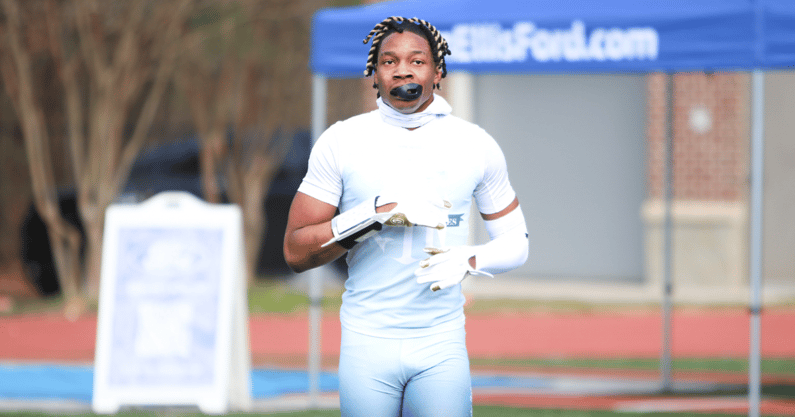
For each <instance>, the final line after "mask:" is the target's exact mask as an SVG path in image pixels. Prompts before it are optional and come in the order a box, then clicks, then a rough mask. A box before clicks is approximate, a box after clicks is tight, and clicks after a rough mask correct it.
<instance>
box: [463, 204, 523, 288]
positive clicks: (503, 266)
mask: <svg viewBox="0 0 795 417" xmlns="http://www.w3.org/2000/svg"><path fill="white" fill-rule="evenodd" d="M485 224H486V231H487V232H488V233H489V237H490V238H491V241H489V242H488V243H486V244H485V245H481V246H479V247H478V249H477V252H476V255H475V263H476V265H475V267H476V268H477V269H479V270H481V271H486V272H489V273H491V274H499V273H503V272H508V271H510V270H513V269H516V268H518V267H519V266H521V265H523V264H524V263H525V261H527V256H528V252H529V247H528V246H529V245H528V240H527V224H526V223H525V220H524V214H522V210H521V207H516V208H515V209H514V210H513V211H511V212H510V213H508V214H506V215H505V216H502V217H500V218H499V219H495V220H486V221H485Z"/></svg>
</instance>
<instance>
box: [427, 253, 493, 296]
mask: <svg viewBox="0 0 795 417" xmlns="http://www.w3.org/2000/svg"><path fill="white" fill-rule="evenodd" d="M475 252H476V248H475V247H473V246H457V247H454V248H444V249H439V248H425V253H427V254H429V255H431V257H430V258H428V259H425V260H422V261H420V267H419V268H417V270H415V271H414V275H416V276H417V282H418V283H420V284H426V283H428V282H433V283H432V284H431V286H430V288H431V290H432V291H439V290H442V289H445V288H449V287H452V286H454V285H456V284H458V283H460V282H461V281H463V280H464V278H466V277H468V276H470V275H478V276H484V277H489V278H494V275H492V274H490V273H488V272H486V271H481V270H478V269H474V268H472V266H470V265H469V258H471V257H472V256H474V255H475Z"/></svg>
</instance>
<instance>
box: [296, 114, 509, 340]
mask: <svg viewBox="0 0 795 417" xmlns="http://www.w3.org/2000/svg"><path fill="white" fill-rule="evenodd" d="M386 189H390V190H394V189H398V190H404V191H409V192H410V191H411V190H419V189H425V190H428V191H430V192H438V194H439V195H440V196H442V197H443V198H444V199H446V200H448V201H449V202H451V203H452V205H453V206H452V208H451V209H450V212H449V221H448V224H447V227H446V228H445V229H443V230H436V229H431V228H426V227H388V226H385V227H384V228H383V229H382V230H381V231H380V232H378V233H377V234H376V235H375V236H373V237H371V238H369V239H367V240H365V241H363V242H361V243H358V244H357V245H356V246H354V247H353V249H351V250H350V251H349V252H348V255H347V262H348V266H349V270H348V279H347V280H346V282H345V293H344V294H343V295H342V300H343V302H342V308H341V311H340V320H341V321H342V325H343V326H344V327H345V328H347V329H349V330H352V331H355V332H359V333H363V334H367V335H371V336H378V337H400V338H405V337H418V336H426V335H430V334H434V333H439V332H442V331H448V330H453V329H458V328H461V327H463V326H464V312H463V306H464V296H463V294H462V293H461V286H460V285H456V286H454V287H451V288H448V289H444V290H440V291H436V292H433V291H431V290H430V289H429V288H428V284H419V283H417V282H416V276H415V275H414V270H415V269H417V267H418V263H419V261H420V260H422V259H426V258H428V255H427V254H425V253H424V252H423V248H425V247H429V246H434V247H440V246H461V245H466V244H467V238H468V234H469V231H468V225H469V217H470V215H478V214H477V213H470V211H471V210H470V208H471V203H472V198H473V197H474V199H475V202H476V204H477V207H478V210H479V211H480V212H482V213H485V214H492V213H496V212H498V211H500V210H502V209H504V208H506V207H507V206H508V205H509V204H510V203H511V202H512V201H513V200H514V198H515V196H516V194H515V193H514V191H513V188H511V185H510V182H509V181H508V171H507V168H506V164H505V156H504V155H503V153H502V150H500V148H499V146H498V145H497V142H495V141H494V139H493V138H492V137H491V136H490V135H489V134H488V133H486V131H484V130H483V129H481V128H480V127H478V126H477V125H474V124H472V123H469V122H466V121H464V120H462V119H460V118H458V117H455V116H451V115H448V116H444V117H441V118H439V119H436V120H434V121H432V122H430V123H428V124H426V125H424V126H422V127H420V128H418V129H415V130H407V129H404V128H400V127H396V126H393V125H390V124H387V123H384V121H383V120H382V118H381V115H380V114H379V111H378V110H375V111H372V112H370V113H365V114H362V115H359V116H355V117H352V118H350V119H348V120H345V121H342V122H338V123H335V124H334V125H333V126H331V127H330V128H329V129H328V130H326V131H325V132H324V133H323V135H321V136H320V138H319V139H318V141H317V143H316V144H315V146H314V148H313V149H312V153H311V156H310V158H309V170H308V172H307V175H306V177H305V178H304V180H303V182H302V183H301V186H300V187H299V188H298V191H300V192H302V193H304V194H307V195H309V196H311V197H314V198H316V199H318V200H321V201H323V202H326V203H328V204H331V205H334V206H337V207H339V210H340V212H344V211H346V210H349V209H350V208H352V207H354V206H356V205H357V204H359V203H361V202H363V201H365V200H367V199H370V198H373V197H374V196H377V195H379V193H380V192H381V191H383V190H386Z"/></svg>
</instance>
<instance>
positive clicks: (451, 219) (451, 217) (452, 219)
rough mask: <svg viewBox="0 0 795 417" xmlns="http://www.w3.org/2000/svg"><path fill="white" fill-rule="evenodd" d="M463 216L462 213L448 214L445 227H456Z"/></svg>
mask: <svg viewBox="0 0 795 417" xmlns="http://www.w3.org/2000/svg"><path fill="white" fill-rule="evenodd" d="M463 218H464V215H463V214H448V215H447V227H458V225H459V224H461V219H463Z"/></svg>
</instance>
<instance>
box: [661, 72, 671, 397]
mask: <svg viewBox="0 0 795 417" xmlns="http://www.w3.org/2000/svg"><path fill="white" fill-rule="evenodd" d="M673 100H674V74H673V72H670V71H669V72H666V73H665V107H666V109H665V110H666V111H665V157H664V160H663V204H664V207H663V216H664V217H663V228H664V229H663V262H662V265H663V270H662V274H663V297H662V349H661V354H660V390H661V391H662V392H671V391H672V388H673V383H672V381H671V380H672V378H671V374H672V371H671V304H672V303H671V298H672V295H673V279H672V265H671V263H672V254H671V252H672V250H671V248H672V246H673V245H672V242H671V235H672V230H671V229H672V211H673V182H674V168H673V165H674V156H673V155H674V150H673V149H674V105H673Z"/></svg>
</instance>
